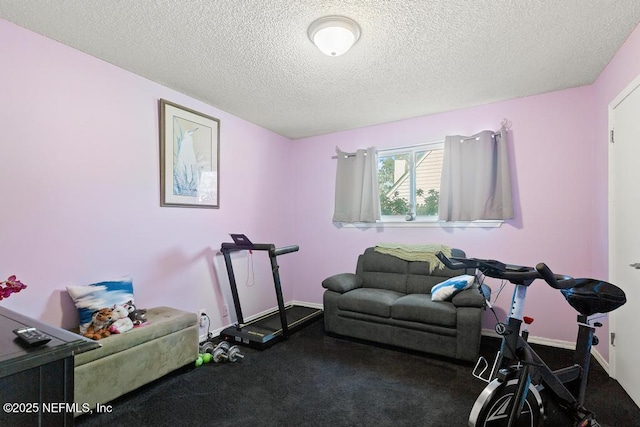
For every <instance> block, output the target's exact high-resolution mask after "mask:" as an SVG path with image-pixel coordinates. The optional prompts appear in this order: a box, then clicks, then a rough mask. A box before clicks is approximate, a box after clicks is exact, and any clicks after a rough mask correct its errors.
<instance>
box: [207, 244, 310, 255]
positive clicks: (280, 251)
mask: <svg viewBox="0 0 640 427" xmlns="http://www.w3.org/2000/svg"><path fill="white" fill-rule="evenodd" d="M220 250H223V251H225V250H226V251H268V252H269V254H270V255H271V256H279V255H284V254H288V253H291V252H297V251H299V250H300V246H298V245H290V246H283V247H281V248H276V246H275V245H274V244H273V243H253V244H251V245H238V244H237V243H223V244H222V246H220Z"/></svg>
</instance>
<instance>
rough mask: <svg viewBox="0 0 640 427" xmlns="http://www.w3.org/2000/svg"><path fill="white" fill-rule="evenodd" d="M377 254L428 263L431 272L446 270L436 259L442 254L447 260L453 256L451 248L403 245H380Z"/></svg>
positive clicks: (376, 248) (377, 246)
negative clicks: (437, 255) (437, 269)
mask: <svg viewBox="0 0 640 427" xmlns="http://www.w3.org/2000/svg"><path fill="white" fill-rule="evenodd" d="M375 251H376V252H380V253H381V254H387V255H392V256H395V257H397V258H400V259H403V260H405V261H426V262H428V263H429V266H430V268H431V271H433V270H435V269H436V268H444V265H443V264H442V263H441V262H440V260H439V259H438V258H437V257H436V254H437V253H438V252H442V253H443V254H444V255H445V256H446V257H447V258H448V257H450V256H451V248H450V247H449V246H445V245H406V244H402V243H379V244H377V245H376V247H375Z"/></svg>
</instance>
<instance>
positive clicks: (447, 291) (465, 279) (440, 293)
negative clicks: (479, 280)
mask: <svg viewBox="0 0 640 427" xmlns="http://www.w3.org/2000/svg"><path fill="white" fill-rule="evenodd" d="M474 280H475V276H471V275H469V274H463V275H461V276H456V277H452V278H450V279H447V280H445V281H444V282H440V283H438V284H437V285H435V286H434V287H433V288H431V301H450V300H451V298H453V296H454V295H455V294H457V293H458V292H460V291H463V290H465V289H468V288H470V287H471V285H472V284H473V281H474Z"/></svg>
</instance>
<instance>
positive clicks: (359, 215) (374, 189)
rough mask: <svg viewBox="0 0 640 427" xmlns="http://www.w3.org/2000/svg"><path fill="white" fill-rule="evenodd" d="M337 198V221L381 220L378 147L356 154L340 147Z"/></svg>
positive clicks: (335, 211) (334, 218) (335, 217)
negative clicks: (344, 150)
mask: <svg viewBox="0 0 640 427" xmlns="http://www.w3.org/2000/svg"><path fill="white" fill-rule="evenodd" d="M336 151H337V153H338V167H337V171H336V199H335V209H334V213H333V221H334V222H375V221H377V220H379V219H380V195H379V194H378V167H377V164H376V149H375V148H374V147H369V148H367V149H366V150H358V151H356V153H355V154H354V153H345V152H343V151H340V149H339V148H336Z"/></svg>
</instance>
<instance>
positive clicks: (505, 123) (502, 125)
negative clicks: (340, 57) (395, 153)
mask: <svg viewBox="0 0 640 427" xmlns="http://www.w3.org/2000/svg"><path fill="white" fill-rule="evenodd" d="M500 128H504V129H505V130H509V129H510V128H511V120H509V119H507V118H506V117H505V118H504V119H502V121H501V122H500ZM501 133H502V132H501V131H498V132H494V133H492V134H491V136H492V137H496V136H498V135H500V134H501ZM478 138H479V137H477V136H476V137H470V138H464V139H462V140H460V142H465V141H471V140H478ZM442 143H444V141H436V142H424V143H422V144H413V145H407V146H405V147H398V148H394V150H404V149H408V148H413V147H419V146H421V145H429V144H442ZM336 151H339V149H338V147H337V146H336ZM355 155H356V153H345V157H355ZM364 155H365V156H366V155H367V153H364ZM331 158H332V159H337V158H338V156H337V155H335V156H331Z"/></svg>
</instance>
